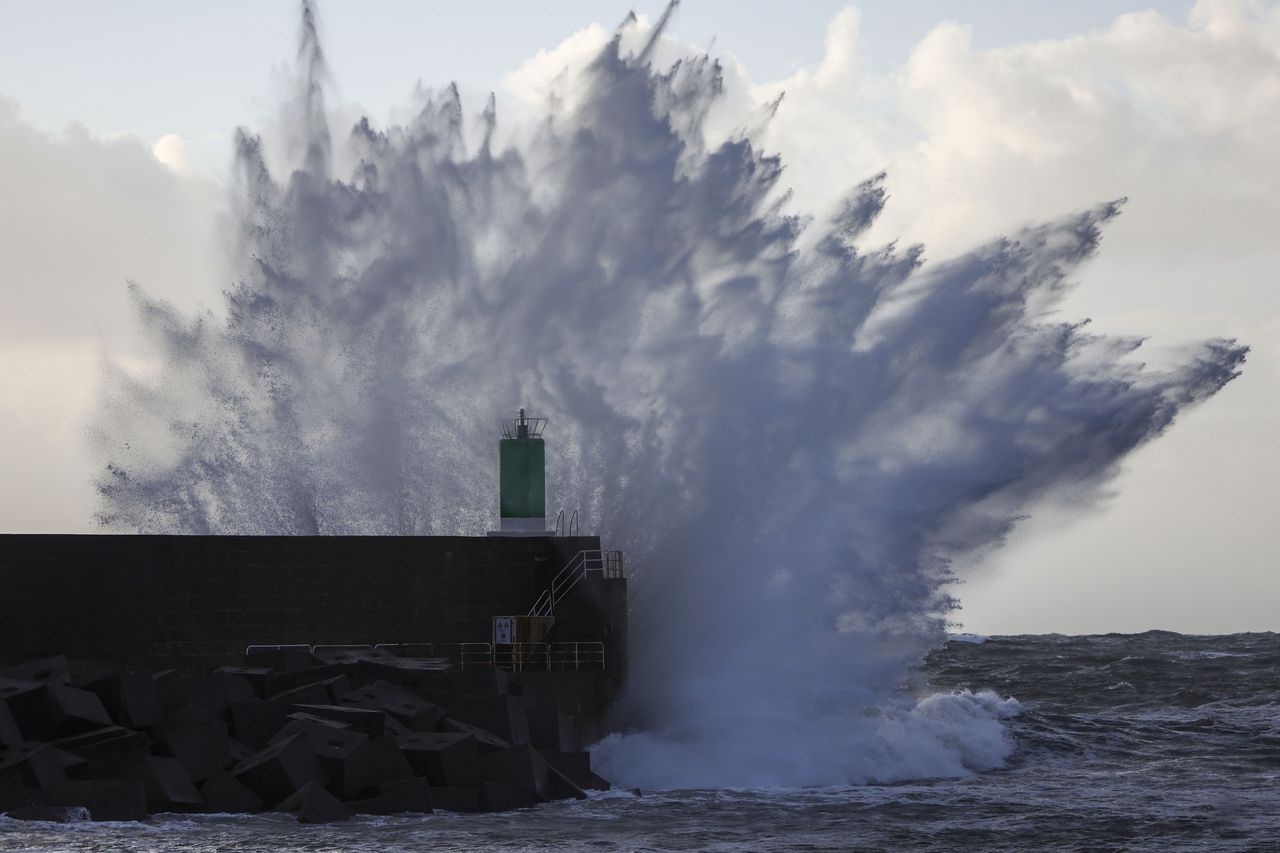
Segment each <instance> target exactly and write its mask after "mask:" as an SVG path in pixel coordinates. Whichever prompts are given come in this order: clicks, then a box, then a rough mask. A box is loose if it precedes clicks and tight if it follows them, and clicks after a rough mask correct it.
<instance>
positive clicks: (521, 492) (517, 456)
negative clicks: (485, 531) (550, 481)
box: [498, 409, 547, 536]
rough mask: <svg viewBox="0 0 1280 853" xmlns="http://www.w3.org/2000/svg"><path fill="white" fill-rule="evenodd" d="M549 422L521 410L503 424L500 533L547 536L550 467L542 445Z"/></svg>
mask: <svg viewBox="0 0 1280 853" xmlns="http://www.w3.org/2000/svg"><path fill="white" fill-rule="evenodd" d="M546 425H547V419H546V418H530V417H527V416H526V415H525V413H524V409H521V410H520V414H519V415H517V416H516V418H515V419H514V420H511V421H503V422H502V440H501V441H500V442H499V443H498V448H499V467H498V478H499V481H500V484H501V485H500V499H499V515H500V518H501V524H500V526H499V531H500V532H501V533H506V534H515V535H520V534H526V535H529V534H532V535H535V536H539V535H546V534H547V497H546V495H547V463H546V449H545V446H544V445H543V443H542V430H543V429H544V428H545V427H546Z"/></svg>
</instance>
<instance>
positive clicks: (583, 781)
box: [542, 750, 612, 791]
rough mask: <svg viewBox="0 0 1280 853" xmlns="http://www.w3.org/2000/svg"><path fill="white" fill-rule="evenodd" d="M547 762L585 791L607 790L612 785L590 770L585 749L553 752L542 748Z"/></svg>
mask: <svg viewBox="0 0 1280 853" xmlns="http://www.w3.org/2000/svg"><path fill="white" fill-rule="evenodd" d="M542 757H543V758H545V759H546V760H547V763H548V764H550V765H551V766H552V767H554V768H555V769H556V770H559V771H560V772H561V773H563V774H564V775H565V776H566V777H567V778H568V779H569V781H570V782H572V783H573V784H575V785H577V786H578V787H579V788H582V789H584V790H587V791H608V790H609V789H610V788H611V787H612V786H611V785H610V784H609V782H608V781H607V780H605V779H603V778H601V777H600V776H597V775H596V774H595V773H594V772H592V770H591V753H589V752H586V751H585V750H580V751H573V752H554V751H550V750H543V751H542Z"/></svg>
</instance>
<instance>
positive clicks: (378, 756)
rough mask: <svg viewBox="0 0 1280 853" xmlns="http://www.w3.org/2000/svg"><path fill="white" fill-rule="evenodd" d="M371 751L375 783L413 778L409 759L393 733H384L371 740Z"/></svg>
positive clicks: (383, 783)
mask: <svg viewBox="0 0 1280 853" xmlns="http://www.w3.org/2000/svg"><path fill="white" fill-rule="evenodd" d="M369 752H370V756H371V758H372V761H373V784H375V785H385V784H386V783H388V782H398V781H400V780H401V779H412V778H413V768H412V767H411V766H409V759H407V758H405V756H404V753H403V752H401V751H400V745H399V743H397V742H396V738H395V737H394V736H393V735H383V736H382V737H379V738H374V739H372V740H371V741H369Z"/></svg>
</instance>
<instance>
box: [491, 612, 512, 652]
mask: <svg viewBox="0 0 1280 853" xmlns="http://www.w3.org/2000/svg"><path fill="white" fill-rule="evenodd" d="M515 625H516V617H514V616H495V617H493V642H494V643H495V644H506V645H510V644H511V643H512V642H514V640H515V636H514V635H515V631H516V627H515Z"/></svg>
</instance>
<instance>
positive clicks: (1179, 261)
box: [0, 0, 1280, 633]
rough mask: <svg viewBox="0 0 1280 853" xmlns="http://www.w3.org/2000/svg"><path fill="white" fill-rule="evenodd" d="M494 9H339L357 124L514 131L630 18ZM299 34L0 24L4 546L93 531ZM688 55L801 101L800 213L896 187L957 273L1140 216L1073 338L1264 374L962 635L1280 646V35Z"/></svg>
mask: <svg viewBox="0 0 1280 853" xmlns="http://www.w3.org/2000/svg"><path fill="white" fill-rule="evenodd" d="M476 8H477V7H474V6H469V5H467V4H425V3H418V2H391V0H387V2H380V3H355V2H339V0H330V1H329V2H327V3H322V4H321V12H322V23H323V35H324V39H325V46H326V49H327V51H328V56H329V62H330V66H331V68H332V70H333V74H334V87H335V89H334V91H335V95H336V97H335V100H336V101H337V103H339V104H340V105H341V107H340V109H341V111H342V112H344V113H345V114H349V115H350V116H352V117H353V118H354V117H355V116H357V115H359V114H360V113H362V112H367V113H368V114H370V115H371V116H373V117H374V118H375V119H376V120H378V121H385V120H387V119H389V118H391V117H394V116H395V114H396V110H397V109H398V108H399V105H401V104H403V103H404V102H405V101H406V96H407V94H408V93H409V91H410V90H411V88H412V87H413V85H414V84H415V82H416V81H418V80H421V81H422V82H423V83H424V84H425V85H427V86H434V87H440V86H443V85H445V84H446V83H447V82H449V81H451V80H456V81H457V82H458V83H459V86H460V88H461V90H462V92H463V95H464V98H466V99H467V100H468V102H469V103H470V104H473V105H474V104H479V103H480V102H481V100H482V98H483V96H484V95H485V94H486V93H488V92H490V91H494V92H495V93H496V95H497V98H498V103H499V110H500V114H501V115H502V116H511V117H513V119H512V120H513V121H515V122H518V121H519V117H520V116H521V115H522V114H524V113H526V112H528V111H530V110H532V109H534V108H536V104H537V102H538V99H539V98H540V97H541V96H542V95H543V93H544V92H545V87H546V84H547V81H548V80H549V78H550V77H551V76H554V75H555V74H557V73H559V71H560V69H562V68H564V67H566V66H571V65H572V64H573V63H575V62H580V61H582V59H583V58H584V57H585V56H588V55H590V52H591V51H592V50H594V49H595V48H596V47H598V45H599V44H600V43H601V41H602V40H603V39H604V38H607V36H608V33H609V32H610V31H611V30H612V28H613V27H614V26H616V25H617V24H618V23H619V22H620V21H621V20H622V19H623V17H624V16H625V15H626V13H627V11H628V10H629V9H630V8H631V7H630V6H628V5H624V4H614V3H601V2H592V3H586V2H561V3H555V4H545V5H543V4H537V5H535V4H516V3H503V4H491V5H486V6H484V7H482V8H483V11H480V12H478V11H476ZM635 10H636V11H637V12H638V13H640V14H642V15H646V16H648V17H649V18H651V19H653V18H656V17H657V16H658V15H660V14H661V12H662V7H661V5H660V4H656V3H655V4H652V5H651V6H643V5H638V6H636V7H635ZM296 14H297V10H296V5H295V4H294V3H293V2H248V0H226V2H221V3H217V4H199V5H196V4H170V3H163V2H143V0H120V2H117V3H113V4H109V5H108V4H94V3H87V2H82V3H71V2H61V0H50V2H44V3H41V4H31V3H26V2H14V0H0V21H3V26H0V530H4V531H11V532H34V531H71V532H77V531H83V532H87V531H90V530H92V529H93V526H92V519H91V516H92V512H93V508H94V502H93V494H92V490H91V488H90V479H91V477H92V476H93V474H94V473H95V471H96V469H97V465H98V464H99V461H98V460H95V459H94V458H93V456H92V454H91V453H90V451H89V447H88V444H87V441H86V438H85V434H86V430H87V427H88V422H89V420H90V418H91V416H92V412H93V410H94V406H95V399H96V393H97V377H98V376H99V373H98V370H99V366H100V361H101V358H102V356H103V354H104V353H106V352H109V353H111V354H113V355H114V356H116V357H118V358H121V359H122V360H124V361H125V363H126V364H129V365H130V366H132V367H135V368H137V369H140V370H145V369H147V362H146V358H147V354H146V351H145V350H143V349H142V348H141V347H140V346H139V345H138V341H137V338H136V335H135V326H134V323H133V320H132V316H131V309H130V306H129V303H128V300H127V297H126V290H125V282H126V281H127V280H134V281H138V282H140V283H142V284H143V285H144V286H145V287H146V288H147V289H148V291H149V292H152V293H155V294H158V295H160V296H162V297H164V298H166V299H168V300H170V301H172V302H173V303H174V304H175V305H178V306H180V307H183V308H192V307H194V306H196V305H200V304H203V305H210V306H216V305H217V303H218V298H219V297H218V294H219V292H220V290H221V289H222V287H224V286H225V280H224V273H225V269H226V264H225V260H224V251H225V249H224V240H225V234H224V230H223V229H224V226H223V224H222V221H221V217H222V215H223V210H222V204H223V193H222V192H221V188H220V186H221V184H222V183H223V182H225V181H226V179H227V171H228V169H229V166H230V163H231V147H230V145H231V138H232V133H233V131H234V128H235V127H236V126H237V125H247V126H250V127H263V126H266V125H269V123H270V121H271V115H272V112H273V105H274V103H275V101H276V99H277V98H278V97H279V96H280V92H281V89H282V85H283V84H282V80H283V78H284V75H285V73H286V71H285V69H286V66H287V63H288V61H289V59H290V58H291V56H290V55H291V51H292V45H293V42H294V37H295V29H296ZM669 33H670V36H671V38H672V39H673V40H674V41H675V42H678V43H680V44H683V45H691V46H695V47H699V48H707V47H708V46H711V50H712V52H713V53H714V54H716V55H717V56H719V57H720V58H721V59H722V61H723V62H724V63H725V66H726V95H725V106H724V110H723V111H722V113H723V121H724V122H727V123H731V122H732V121H734V120H736V119H738V118H740V117H741V116H742V115H743V114H746V113H748V112H750V110H751V109H752V108H756V107H759V105H761V104H764V103H767V102H768V101H770V100H772V99H773V98H775V97H776V96H777V94H778V93H781V92H785V93H786V94H785V97H784V100H783V103H782V106H781V107H780V109H779V110H778V112H777V115H776V116H775V118H774V120H773V121H772V123H771V124H770V125H769V128H768V130H767V131H766V134H765V136H764V142H765V143H766V144H767V145H769V146H771V147H773V148H774V149H775V150H777V151H778V152H779V153H781V154H782V156H783V158H784V161H785V162H787V163H788V164H789V166H788V171H787V173H786V181H787V183H788V184H789V185H790V186H791V187H792V188H793V190H794V192H795V199H796V203H797V204H798V205H801V206H803V208H804V209H807V210H822V209H824V208H826V207H829V206H830V205H832V204H834V203H835V202H836V200H837V199H838V197H839V194H840V192H841V191H843V190H844V189H847V188H848V187H850V186H852V185H854V184H856V183H857V182H859V181H861V180H863V179H864V178H866V177H868V176H870V175H873V174H875V173H877V172H879V171H882V170H885V171H887V172H888V181H887V184H888V187H889V190H890V192H891V194H892V199H891V202H890V205H889V208H888V209H887V210H886V212H885V214H884V216H883V218H882V220H881V221H880V223H879V224H878V225H877V226H876V228H875V230H874V231H873V232H872V235H871V238H872V242H873V243H874V242H876V241H877V240H878V241H880V242H888V241H891V240H900V241H902V242H904V243H906V242H917V241H918V242H923V243H925V245H926V246H927V247H928V248H927V252H926V257H930V258H934V257H936V258H942V257H946V256H947V255H949V254H951V253H953V252H956V251H960V250H963V249H964V248H966V247H969V246H972V245H974V244H975V243H977V242H978V241H981V240H984V239H987V238H989V237H991V236H992V235H994V234H997V233H1000V232H1001V231H1008V230H1010V229H1013V228H1016V227H1018V226H1020V225H1022V224H1024V223H1026V222H1028V221H1033V220H1037V219H1047V218H1052V217H1056V216H1058V215H1061V214H1064V213H1068V212H1071V211H1073V210H1077V209H1080V208H1083V207H1085V206H1088V205H1092V204H1094V203H1097V202H1099V201H1103V200H1108V199H1112V198H1116V197H1120V196H1126V197H1128V199H1129V201H1128V203H1127V205H1126V207H1125V212H1124V214H1123V215H1122V216H1121V217H1120V219H1119V220H1118V221H1117V222H1116V223H1115V224H1114V225H1112V226H1111V227H1110V228H1109V229H1108V231H1107V233H1106V236H1105V239H1104V242H1103V248H1102V252H1101V254H1100V256H1099V257H1098V258H1097V259H1096V260H1095V261H1093V262H1092V263H1091V264H1090V265H1089V266H1088V268H1087V269H1086V270H1085V271H1084V273H1083V274H1082V277H1081V280H1080V283H1079V287H1078V288H1077V290H1076V291H1075V292H1074V294H1073V295H1072V296H1071V297H1070V299H1069V300H1068V302H1067V304H1066V306H1065V307H1064V314H1066V315H1068V316H1069V317H1070V318H1073V319H1079V318H1085V317H1088V318H1091V319H1092V321H1093V323H1094V325H1095V327H1096V328H1098V329H1099V330H1100V331H1103V332H1108V333H1124V334H1141V335H1145V336H1147V337H1148V338H1149V343H1148V347H1149V348H1150V350H1151V351H1150V352H1149V353H1148V355H1147V357H1148V359H1149V360H1151V361H1152V362H1154V363H1157V364H1158V363H1159V359H1160V353H1161V351H1162V350H1163V351H1166V352H1167V351H1169V350H1170V349H1171V348H1176V347H1177V346H1178V345H1179V344H1181V343H1184V342H1187V341H1191V340H1195V339H1199V338H1204V337H1212V336H1219V335H1229V336H1235V337H1238V338H1240V339H1241V340H1242V341H1244V342H1246V343H1248V344H1250V345H1251V346H1252V347H1253V352H1252V353H1251V356H1250V359H1249V362H1248V364H1247V365H1246V367H1245V371H1244V374H1243V376H1242V377H1241V378H1239V379H1238V380H1237V381H1236V382H1234V383H1232V384H1231V385H1230V386H1228V388H1227V389H1226V390H1225V391H1224V392H1222V393H1221V394H1220V395H1219V396H1218V397H1216V398H1215V399H1213V400H1211V401H1210V402H1209V403H1208V404H1207V405H1205V406H1203V407H1202V408H1200V409H1198V410H1195V411H1193V412H1191V413H1189V414H1188V415H1187V416H1186V417H1184V418H1183V419H1181V421H1180V422H1179V423H1178V424H1176V425H1175V426H1174V427H1173V428H1172V429H1171V430H1170V432H1169V433H1168V434H1167V435H1166V436H1164V437H1162V438H1161V439H1160V440H1158V441H1156V442H1154V443H1153V444H1151V445H1150V446H1148V447H1145V448H1143V449H1142V450H1140V451H1139V452H1138V453H1136V454H1135V455H1134V456H1133V457H1132V458H1131V459H1130V460H1129V462H1128V463H1127V464H1126V466H1125V470H1124V472H1123V474H1122V475H1121V476H1120V477H1119V478H1118V480H1117V481H1116V482H1115V483H1114V484H1113V494H1112V496H1111V497H1110V498H1109V499H1108V500H1107V501H1106V502H1105V504H1104V505H1102V506H1099V507H1095V508H1093V509H1092V510H1090V511H1088V512H1084V513H1082V512H1081V510H1080V509H1079V508H1073V509H1067V508H1063V507H1054V506H1045V507H1039V508H1037V509H1036V511H1035V512H1034V514H1033V517H1032V518H1031V519H1030V520H1029V521H1028V522H1026V523H1025V524H1023V525H1022V526H1021V528H1020V529H1019V530H1018V532H1017V533H1016V534H1015V536H1014V538H1013V540H1012V541H1011V542H1010V543H1009V546H1008V547H1007V548H1005V549H1003V550H1002V551H1001V552H999V553H997V554H995V555H988V556H986V557H984V558H983V560H982V562H981V563H980V564H974V565H968V566H962V567H960V569H961V573H962V575H963V576H964V578H965V583H964V584H962V585H961V586H960V587H959V588H958V594H959V596H960V598H961V601H962V603H963V610H962V612H961V613H960V614H959V615H958V617H957V618H958V619H959V621H960V622H962V623H963V628H964V629H965V630H971V631H976V632H981V633H1013V632H1049V631H1059V632H1064V633H1081V632H1095V631H1140V630H1145V629H1148V628H1165V629H1171V630H1180V631H1186V632H1199V633H1211V632H1229V631H1239V630H1264V629H1275V628H1277V627H1278V626H1277V624H1276V623H1277V617H1276V616H1275V607H1274V602H1275V601H1277V600H1280V574H1278V573H1277V571H1276V569H1277V557H1278V556H1280V546H1277V545H1276V543H1275V541H1274V538H1273V537H1272V536H1271V535H1270V527H1271V524H1272V523H1273V518H1274V516H1275V514H1276V509H1277V507H1280V485H1277V484H1280V452H1278V450H1277V447H1278V444H1277V440H1276V438H1275V436H1276V435H1277V434H1280V291H1278V290H1277V283H1276V281H1275V270H1276V269H1277V268H1278V267H1280V263H1278V262H1280V241H1277V240H1276V238H1275V232H1276V225H1277V223H1278V222H1280V164H1278V163H1277V155H1276V154H1275V152H1276V151H1280V7H1277V5H1276V4H1275V3H1248V2H1227V0H1219V1H1218V2H1204V0H1202V2H1199V3H1194V4H1193V3H1190V2H1147V3H1143V2H1121V1H1120V0H1117V2H1077V3H1072V4H1048V3H1034V4H1033V3H1025V2H1012V0H1005V2H994V0H992V2H980V0H975V1H974V2H968V3H963V4H960V3H945V2H911V3H902V2H888V1H887V0H876V2H872V1H871V0H867V2H862V3H857V4H847V3H840V2H825V0H822V2H809V3H804V4H786V5H784V4H776V3H729V2H709V0H708V1H707V2H696V0H690V2H686V3H685V4H684V5H682V6H681V7H680V8H679V10H678V11H677V13H676V16H675V18H674V21H673V24H672V27H671V28H670V30H669ZM726 126H727V125H726Z"/></svg>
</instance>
